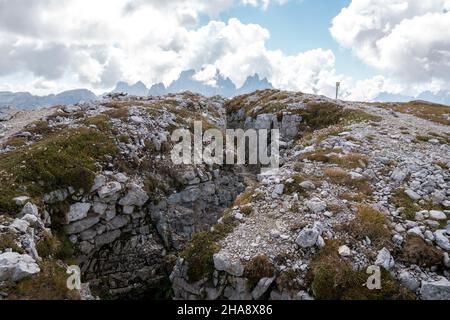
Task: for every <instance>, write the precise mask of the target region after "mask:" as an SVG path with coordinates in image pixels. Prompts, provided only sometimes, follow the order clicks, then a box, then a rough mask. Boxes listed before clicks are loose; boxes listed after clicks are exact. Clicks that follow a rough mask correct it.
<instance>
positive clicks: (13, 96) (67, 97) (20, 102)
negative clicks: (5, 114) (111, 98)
mask: <svg viewBox="0 0 450 320" xmlns="http://www.w3.org/2000/svg"><path fill="white" fill-rule="evenodd" d="M97 99H98V97H97V96H96V95H95V94H94V93H93V92H91V91H89V90H87V89H76V90H69V91H64V92H61V93H59V94H56V95H55V94H50V95H47V96H35V95H32V94H31V93H29V92H9V91H2V92H0V108H5V107H16V108H20V109H32V108H40V107H50V106H54V105H60V104H61V105H66V104H75V103H79V102H82V101H93V100H97Z"/></svg>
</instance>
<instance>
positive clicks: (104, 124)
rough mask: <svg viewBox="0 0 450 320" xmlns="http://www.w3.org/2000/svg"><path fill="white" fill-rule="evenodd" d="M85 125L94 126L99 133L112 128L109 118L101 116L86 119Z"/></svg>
mask: <svg viewBox="0 0 450 320" xmlns="http://www.w3.org/2000/svg"><path fill="white" fill-rule="evenodd" d="M85 124H86V126H95V127H96V128H97V129H99V130H100V131H108V130H110V129H111V127H112V126H111V123H110V121H109V118H108V117H107V116H105V115H103V114H101V115H98V116H95V117H90V118H87V119H86V120H85Z"/></svg>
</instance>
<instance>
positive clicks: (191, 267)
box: [180, 215, 234, 282]
mask: <svg viewBox="0 0 450 320" xmlns="http://www.w3.org/2000/svg"><path fill="white" fill-rule="evenodd" d="M222 221H223V223H219V224H216V225H215V226H214V227H213V228H212V230H211V231H203V232H199V233H196V234H195V235H194V237H193V238H192V240H191V241H190V242H189V244H188V245H187V246H186V248H185V249H184V250H183V251H182V252H181V253H180V257H182V258H183V259H185V260H186V263H187V266H188V270H187V275H188V278H189V281H190V282H197V281H200V280H202V279H204V278H205V277H206V278H210V277H211V276H212V273H213V272H214V261H213V255H214V254H215V253H217V252H219V250H220V247H219V245H218V244H217V242H218V241H219V240H221V239H223V238H225V237H226V236H227V235H228V234H229V233H231V232H232V231H233V228H234V225H233V223H234V219H232V218H231V217H230V216H227V215H224V217H223V218H222Z"/></svg>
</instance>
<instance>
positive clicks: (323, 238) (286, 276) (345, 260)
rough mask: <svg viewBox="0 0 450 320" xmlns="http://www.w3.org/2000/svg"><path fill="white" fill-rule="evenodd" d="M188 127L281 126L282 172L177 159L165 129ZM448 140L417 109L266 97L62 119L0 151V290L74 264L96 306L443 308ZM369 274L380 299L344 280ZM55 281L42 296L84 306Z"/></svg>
mask: <svg viewBox="0 0 450 320" xmlns="http://www.w3.org/2000/svg"><path fill="white" fill-rule="evenodd" d="M192 120H198V121H202V122H203V124H204V128H219V129H224V128H243V129H249V128H254V129H264V128H267V129H271V128H279V129H280V132H281V136H282V141H281V144H280V145H281V156H282V159H281V168H280V169H279V170H274V171H269V172H265V173H264V174H259V175H253V174H251V173H249V172H254V170H253V169H251V168H241V167H238V166H232V167H229V166H207V165H195V166H175V165H173V163H172V162H171V160H170V156H169V152H170V150H171V147H172V142H171V141H170V133H171V132H172V131H173V130H174V129H175V128H186V129H191V125H192ZM448 139H449V130H448V126H444V125H439V124H437V123H433V122H430V121H428V120H424V119H420V118H417V117H415V116H412V115H407V114H401V113H397V112H394V111H392V110H389V109H386V108H378V107H377V106H374V105H368V104H364V103H349V102H343V101H337V102H336V101H334V100H330V99H327V98H325V97H318V96H314V95H307V94H302V93H291V92H282V91H278V90H265V91H257V92H255V93H252V94H248V95H244V96H239V97H236V98H234V99H232V100H225V99H223V98H220V97H211V98H205V97H202V96H199V95H195V94H191V93H183V94H171V95H167V96H164V97H139V98H138V97H129V96H125V95H121V94H112V95H110V96H109V97H108V98H107V99H106V100H104V101H101V102H93V103H83V104H78V105H71V106H64V107H61V108H56V109H55V110H54V111H52V113H51V114H46V115H44V117H43V118H42V119H41V120H39V121H36V122H34V123H32V124H28V125H26V126H25V127H24V128H22V129H21V130H19V131H17V133H16V134H14V135H13V136H11V137H9V138H8V140H7V141H5V142H4V144H3V147H2V150H1V151H0V158H1V159H0V169H1V170H0V172H1V180H2V181H1V182H2V187H1V188H0V189H1V190H0V194H1V197H0V213H1V215H0V219H1V220H0V292H1V293H2V294H1V296H2V297H4V298H34V297H33V296H32V290H31V289H30V288H33V286H35V285H36V283H39V281H43V279H46V273H47V272H48V270H53V271H54V270H55V269H57V270H59V271H60V272H62V273H64V272H65V270H64V268H65V267H66V266H67V265H68V264H71V263H73V262H76V264H77V265H79V266H80V267H81V270H82V274H83V276H82V279H83V281H85V282H88V283H89V284H90V288H92V289H93V291H94V293H95V295H97V296H100V297H101V298H107V297H111V298H120V297H128V298H129V297H134V298H139V297H143V296H144V295H146V296H151V297H172V296H173V297H174V298H176V299H180V298H184V299H204V298H208V299H217V298H228V299H269V298H270V299H311V298H316V299H327V298H331V299H352V298H353V299H361V298H370V299H380V298H407V299H410V298H422V299H438V298H439V299H449V298H450V297H449V294H450V293H449V286H450V284H449V281H448V279H449V271H448V268H449V256H448V253H449V250H450V247H449V246H450V242H449V235H450V227H449V225H448V219H449V214H450V212H449V210H448V208H449V204H450V203H449V200H450V199H449V196H450V193H449V191H450V190H449V189H450V188H449V172H448V167H449V165H450V158H449V154H450V153H449V150H448V148H449V146H448ZM89 146H94V148H90V147H89ZM80 154H82V157H80ZM32 159H34V160H32ZM41 159H42V160H43V161H40V160H41ZM69 159H70V161H69ZM55 164H56V165H55ZM60 169H62V170H60ZM244 182H245V184H244ZM244 191H245V192H244ZM238 195H239V196H238ZM13 199H14V200H13ZM74 259H75V261H73V260H74ZM371 265H378V266H381V267H382V283H384V284H385V290H379V291H367V290H362V291H361V290H356V289H355V288H356V285H355V284H354V283H353V282H352V281H350V280H349V279H345V277H342V276H341V272H343V273H344V274H351V278H352V279H358V281H360V280H361V281H362V283H364V282H365V281H366V279H367V276H366V272H365V271H366V268H367V267H368V266H371ZM331 266H333V267H331ZM330 268H331V269H330ZM169 275H170V277H169ZM325 275H326V276H325ZM61 278H62V279H63V280H64V281H60V282H56V281H55V283H54V286H55V287H57V288H59V291H58V292H61V294H60V295H59V296H57V297H54V296H47V297H46V296H40V298H64V299H70V298H80V297H81V298H92V294H90V292H89V288H88V287H87V285H84V286H83V289H82V290H80V292H78V293H77V295H75V297H74V295H73V292H68V291H67V290H66V288H61V287H64V284H65V277H61ZM169 279H170V282H169ZM340 281H344V283H342V282H340ZM330 282H331V283H334V284H335V286H336V287H337V288H339V289H338V290H324V289H329V287H330V285H329V284H330ZM357 287H361V283H359V282H358V285H357ZM53 291H55V290H53ZM171 292H173V293H171ZM41 294H42V293H41ZM30 295H31V297H30Z"/></svg>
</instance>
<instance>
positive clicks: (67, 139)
mask: <svg viewBox="0 0 450 320" xmlns="http://www.w3.org/2000/svg"><path fill="white" fill-rule="evenodd" d="M116 153H117V147H116V145H115V144H114V142H113V140H112V138H110V137H109V136H108V135H106V134H104V133H102V132H99V131H97V130H94V129H87V128H80V129H77V130H75V129H72V130H67V131H65V132H64V133H61V134H55V135H50V136H48V137H46V138H45V139H43V140H41V141H38V142H36V143H34V144H33V145H31V146H27V147H24V148H21V149H19V150H15V151H12V152H9V153H5V154H2V155H0V213H13V212H14V211H15V210H16V209H17V207H16V205H15V204H14V203H13V201H12V199H13V198H14V197H15V196H18V195H23V194H27V195H30V196H33V197H37V196H41V195H42V194H43V193H45V192H50V191H53V190H57V189H61V188H64V187H69V186H72V187H74V188H76V189H83V190H85V191H88V190H89V189H90V188H91V186H92V184H93V181H94V178H95V172H96V171H97V170H98V168H97V166H96V162H98V161H102V160H104V157H105V156H106V155H115V154H116Z"/></svg>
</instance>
